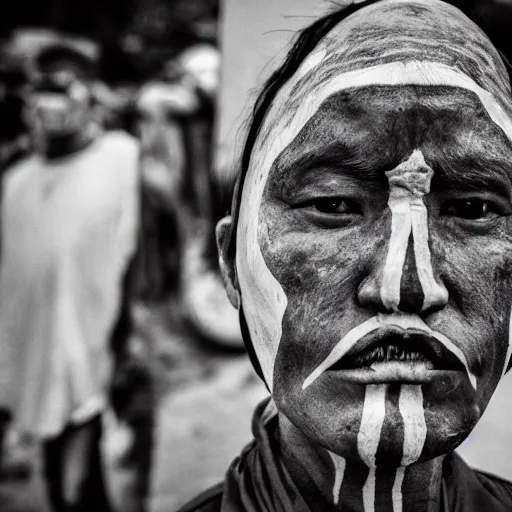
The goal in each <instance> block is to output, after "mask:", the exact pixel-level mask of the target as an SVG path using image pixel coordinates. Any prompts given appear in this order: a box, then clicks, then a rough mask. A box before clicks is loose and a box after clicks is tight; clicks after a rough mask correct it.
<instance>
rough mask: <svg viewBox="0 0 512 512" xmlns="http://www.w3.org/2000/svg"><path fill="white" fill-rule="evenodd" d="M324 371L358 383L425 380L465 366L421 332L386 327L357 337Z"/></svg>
mask: <svg viewBox="0 0 512 512" xmlns="http://www.w3.org/2000/svg"><path fill="white" fill-rule="evenodd" d="M327 371H328V372H339V375H340V376H342V377H343V378H345V379H347V380H355V381H357V382H362V383H384V382H404V383H426V382H431V381H432V380H433V379H434V378H438V377H440V376H448V375H450V374H452V373H453V372H464V371H465V367H464V364H463V363H462V362H461V361H460V360H459V359H458V358H457V357H456V356H455V355H454V354H453V353H451V352H450V351H449V350H447V349H446V348H445V347H444V346H443V345H442V344H441V343H440V342H439V341H438V340H437V339H436V338H434V337H432V336H429V335H428V334H427V333H425V332H424V331H419V330H415V329H403V328H400V327H395V326H390V327H386V328H383V329H378V330H376V331H373V332H371V333H369V334H367V335H366V336H364V337H363V338H361V340H360V341H359V342H357V343H356V344H355V345H354V347H352V349H351V350H350V351H349V352H347V353H346V354H345V355H344V356H343V357H342V358H341V359H340V360H339V361H337V362H336V363H335V364H333V365H332V366H330V367H329V368H328V369H327Z"/></svg>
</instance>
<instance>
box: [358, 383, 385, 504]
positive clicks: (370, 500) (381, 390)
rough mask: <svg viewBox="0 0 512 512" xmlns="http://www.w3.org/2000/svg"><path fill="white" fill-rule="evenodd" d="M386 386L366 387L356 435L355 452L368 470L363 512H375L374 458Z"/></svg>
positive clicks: (382, 414)
mask: <svg viewBox="0 0 512 512" xmlns="http://www.w3.org/2000/svg"><path fill="white" fill-rule="evenodd" d="M387 388H388V386H387V385H386V384H371V385H368V386H366V391H365V396H364V404H363V415H362V418H361V427H360V428H359V433H358V435H357V451H358V453H359V456H360V457H361V460H362V461H363V462H364V463H365V464H366V465H367V466H368V467H369V468H370V472H369V474H368V478H367V479H366V482H365V484H364V486H363V506H364V511H365V512H375V477H376V463H377V461H376V456H377V450H378V448H379V442H380V436H381V432H382V426H383V425H384V419H385V417H386V390H387Z"/></svg>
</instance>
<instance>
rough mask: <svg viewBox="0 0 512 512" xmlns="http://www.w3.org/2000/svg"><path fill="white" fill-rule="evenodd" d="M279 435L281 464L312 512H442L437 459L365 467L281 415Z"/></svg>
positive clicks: (440, 478)
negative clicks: (317, 442) (313, 438)
mask: <svg viewBox="0 0 512 512" xmlns="http://www.w3.org/2000/svg"><path fill="white" fill-rule="evenodd" d="M279 434H280V440H281V446H282V457H283V461H284V464H285V466H286V468H287V470H288V471H289V472H290V474H291V477H292V478H293V480H294V481H295V483H296V484H297V487H298V488H299V489H301V494H302V495H303V498H304V499H305V500H306V502H307V504H308V506H309V508H310V509H311V510H312V511H333V512H335V511H342V510H350V511H353V512H402V511H403V510H407V511H408V512H439V511H440V510H442V506H441V482H442V461H443V457H439V458H436V459H433V460H429V461H426V462H421V463H416V464H412V465H410V466H408V467H395V466H384V465H379V466H377V467H376V468H374V469H370V468H368V467H367V466H366V465H365V464H364V463H362V462H361V461H358V460H355V459H349V458H347V459H345V458H343V457H340V456H339V455H335V454H333V453H331V452H329V451H328V450H326V449H325V448H321V447H319V446H318V445H315V444H314V443H312V442H311V440H310V439H308V438H307V437H306V436H305V435H304V434H302V433H301V432H300V431H299V430H297V429H296V428H295V427H294V426H293V425H292V424H291V423H290V422H289V421H288V420H287V419H286V418H285V417H284V416H283V415H280V417H279ZM369 489H372V490H371V492H368V491H369ZM373 489H375V492H373Z"/></svg>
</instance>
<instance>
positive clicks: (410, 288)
mask: <svg viewBox="0 0 512 512" xmlns="http://www.w3.org/2000/svg"><path fill="white" fill-rule="evenodd" d="M386 174H387V176H388V180H389V185H390V193H389V201H388V206H389V209H390V211H391V229H390V230H389V240H388V243H387V247H386V253H385V254H379V255H377V256H376V261H375V262H374V267H375V268H374V269H372V271H371V273H370V275H369V276H368V277H367V278H366V279H365V280H364V281H363V282H362V283H361V285H360V287H359V290H358V299H359V302H360V304H361V305H362V306H363V307H369V308H372V309H374V310H377V311H379V312H395V313H399V312H402V313H418V314H419V313H422V314H428V312H429V311H432V310H435V309H440V308H442V307H444V306H445V305H446V303H447V302H448V291H447V289H446V287H445V286H444V284H443V282H442V281H441V280H440V279H439V276H438V277H437V279H436V276H435V271H434V268H433V266H432V256H431V251H430V245H429V233H428V211H427V207H426V205H425V203H424V202H423V196H424V195H425V194H427V193H428V192H429V191H430V179H431V177H432V174H433V171H432V169H430V167H428V166H427V164H426V163H425V160H424V159H423V155H421V153H419V152H414V153H413V154H412V155H411V157H410V158H409V159H408V160H407V161H406V162H403V163H402V164H400V165H399V166H398V167H397V168H395V169H393V170H392V171H389V172H388V173H386Z"/></svg>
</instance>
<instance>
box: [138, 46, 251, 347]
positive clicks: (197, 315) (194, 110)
mask: <svg viewBox="0 0 512 512" xmlns="http://www.w3.org/2000/svg"><path fill="white" fill-rule="evenodd" d="M219 72H220V54H219V51H218V50H217V49H216V48H215V47H214V46H211V45H207V44H198V45H194V46H192V47H190V48H188V49H186V50H185V51H184V52H182V53H181V54H180V55H179V56H178V57H177V58H175V59H173V60H170V61H169V62H167V63H166V65H165V66H164V69H163V72H162V74H161V75H162V76H161V78H160V79H159V80H154V81H151V82H149V83H147V84H146V85H145V86H144V87H143V88H142V89H141V91H140V92H139V96H138V100H137V108H138V111H139V115H140V117H139V125H138V133H139V137H140V138H141V152H142V156H141V162H142V174H143V176H144V179H143V181H144V188H145V189H146V196H147V204H148V205H149V207H148V208H145V209H144V210H145V212H146V213H149V214H150V215H149V216H146V215H145V214H144V213H143V222H145V227H144V230H143V231H144V233H145V234H149V233H152V234H153V235H152V236H150V237H149V239H146V244H149V245H152V246H153V247H154V249H153V250H151V251H146V253H147V252H149V253H150V254H152V255H156V256H157V258H159V262H160V263H158V264H157V263H156V260H155V259H153V260H152V264H149V265H148V266H149V271H148V274H152V275H153V276H154V281H156V282H159V283H160V286H159V289H161V290H164V293H163V295H165V294H166V292H169V291H171V293H173V292H174V294H175V295H176V297H177V298H178V299H179V302H180V307H182V308H183V312H184V315H185V317H186V319H187V320H188V321H189V323H190V325H191V326H192V327H193V328H194V330H195V331H196V333H197V334H198V335H199V337H200V338H201V339H202V340H204V341H206V342H208V343H213V344H215V345H217V346H219V347H222V348H224V349H225V348H229V349H237V350H240V349H243V342H242V338H241V334H240V329H239V326H238V318H237V314H236V311H235V310H233V308H232V307H231V306H230V304H229V302H228V301H227V299H226V297H225V294H224V292H223V284H222V279H221V276H220V273H219V269H218V262H217V248H216V244H215V224H216V222H217V221H218V220H219V219H220V218H221V217H222V216H223V215H224V214H225V211H226V209H225V207H224V205H223V202H222V196H221V193H220V192H221V190H220V186H219V183H218V181H217V179H216V177H215V176H214V173H213V159H212V150H213V147H212V146H213V130H214V115H215V104H216V96H217V90H218V87H219ZM148 261H149V260H148Z"/></svg>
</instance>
